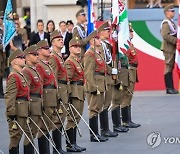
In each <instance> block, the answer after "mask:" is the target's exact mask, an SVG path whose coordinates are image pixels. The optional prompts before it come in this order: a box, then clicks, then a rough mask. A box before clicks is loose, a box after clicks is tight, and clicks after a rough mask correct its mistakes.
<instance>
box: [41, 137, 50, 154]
mask: <svg viewBox="0 0 180 154" xmlns="http://www.w3.org/2000/svg"><path fill="white" fill-rule="evenodd" d="M38 146H39V153H40V154H50V148H49V141H48V140H47V139H46V137H45V136H44V135H43V136H42V137H40V138H38Z"/></svg>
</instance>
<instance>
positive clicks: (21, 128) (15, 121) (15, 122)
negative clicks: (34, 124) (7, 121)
mask: <svg viewBox="0 0 180 154" xmlns="http://www.w3.org/2000/svg"><path fill="white" fill-rule="evenodd" d="M14 122H15V123H16V124H17V126H18V127H19V128H20V130H21V131H22V132H23V134H24V135H25V137H26V138H27V139H28V141H29V142H30V143H31V145H32V146H33V148H34V150H35V151H36V153H37V154H40V153H39V151H38V150H37V148H36V146H35V145H34V144H33V142H32V141H31V139H30V138H29V137H28V135H27V134H26V133H25V131H24V130H23V128H22V127H21V125H20V124H19V123H18V122H17V121H16V120H14Z"/></svg>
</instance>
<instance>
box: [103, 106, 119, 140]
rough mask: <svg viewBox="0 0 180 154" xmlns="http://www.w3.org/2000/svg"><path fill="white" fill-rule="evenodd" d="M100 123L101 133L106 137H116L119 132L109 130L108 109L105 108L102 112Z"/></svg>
mask: <svg viewBox="0 0 180 154" xmlns="http://www.w3.org/2000/svg"><path fill="white" fill-rule="evenodd" d="M100 124H101V135H102V136H105V137H116V136H118V133H117V132H111V131H110V130H109V119H108V109H105V110H103V111H102V112H101V113H100Z"/></svg>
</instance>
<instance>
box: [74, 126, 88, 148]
mask: <svg viewBox="0 0 180 154" xmlns="http://www.w3.org/2000/svg"><path fill="white" fill-rule="evenodd" d="M73 133H74V138H73V139H74V142H73V145H74V147H75V148H76V149H79V150H81V151H86V148H85V147H80V146H79V145H77V143H76V133H77V127H74V132H73Z"/></svg>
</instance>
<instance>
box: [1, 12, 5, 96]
mask: <svg viewBox="0 0 180 154" xmlns="http://www.w3.org/2000/svg"><path fill="white" fill-rule="evenodd" d="M2 41H3V11H0V98H4V92H3V76H4V71H5V61H6V53H5V52H3V45H2Z"/></svg>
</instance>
